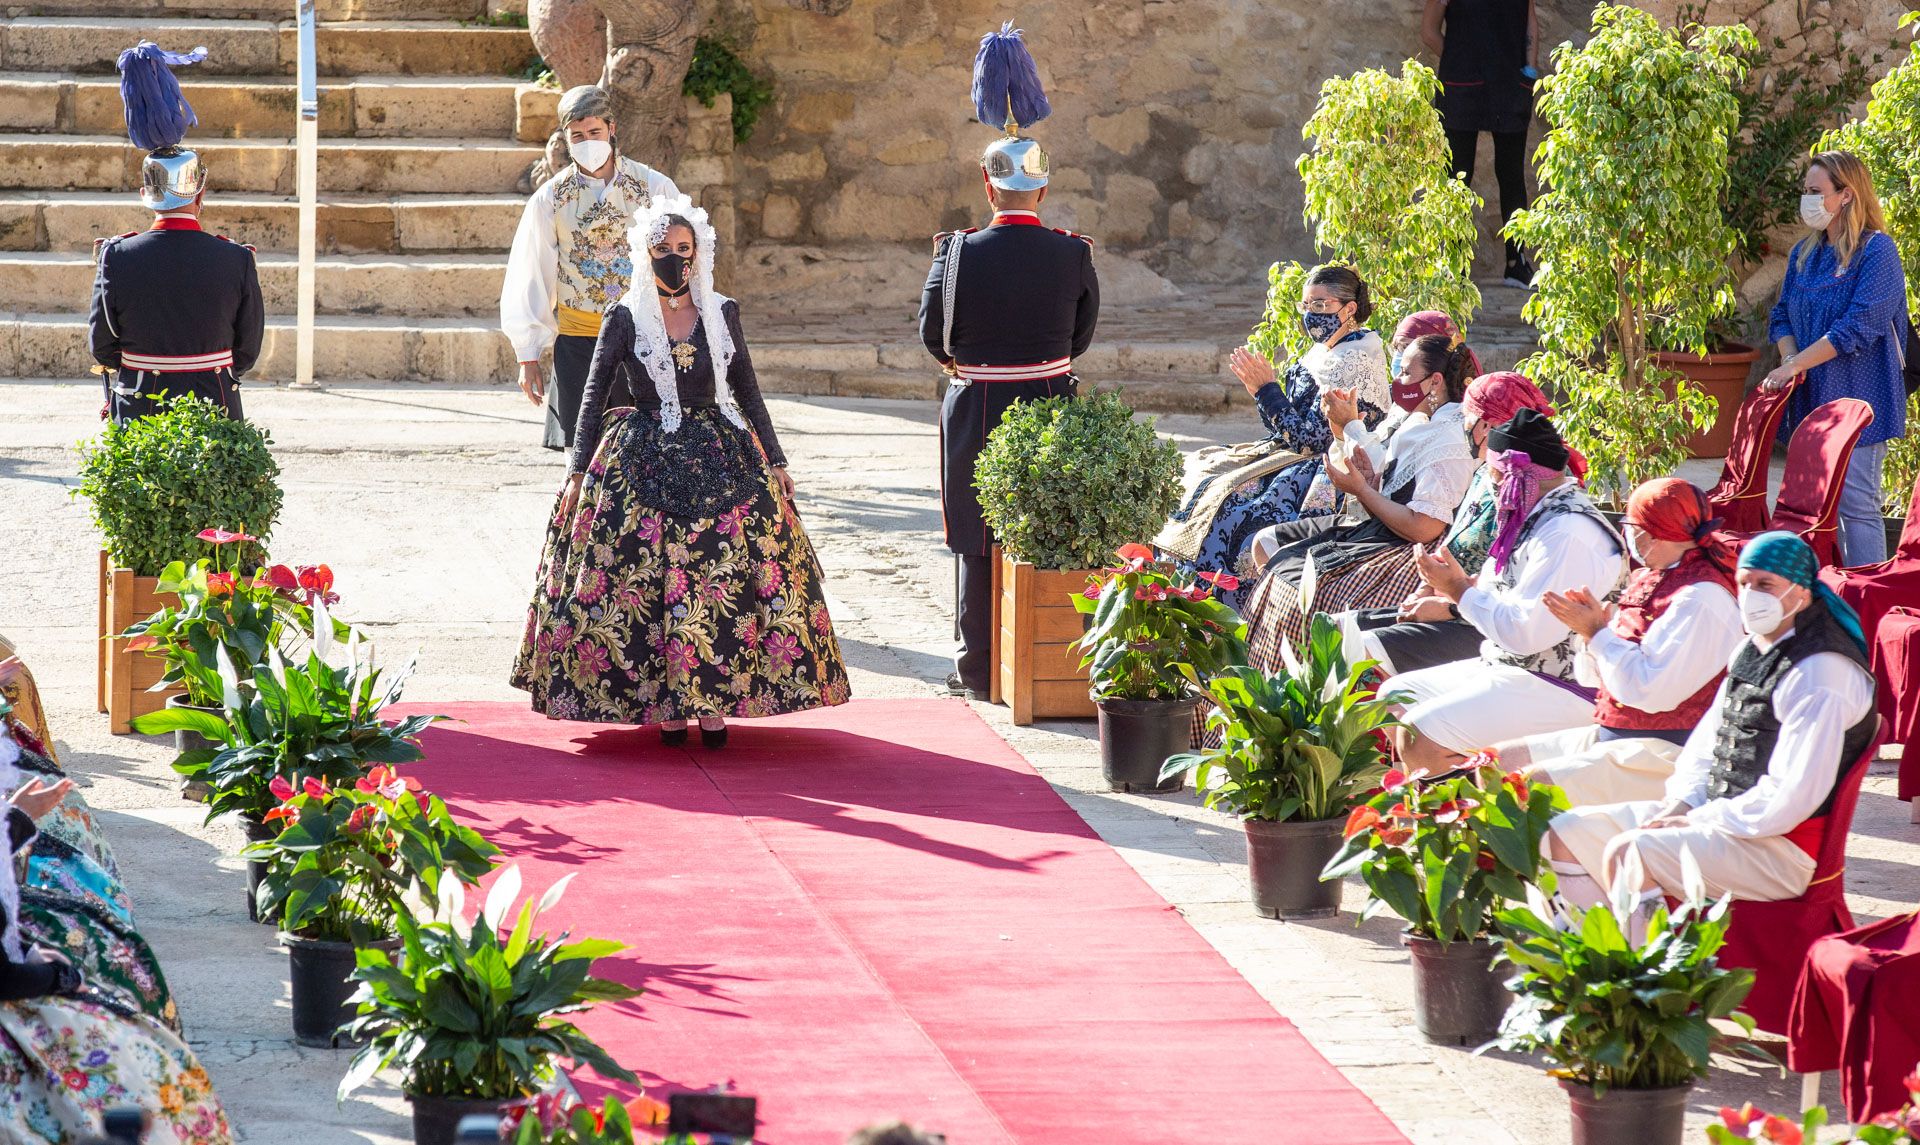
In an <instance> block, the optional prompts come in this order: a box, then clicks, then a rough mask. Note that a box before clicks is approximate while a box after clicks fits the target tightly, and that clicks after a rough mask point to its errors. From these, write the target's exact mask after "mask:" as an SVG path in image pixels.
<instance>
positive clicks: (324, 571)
mask: <svg viewBox="0 0 1920 1145" xmlns="http://www.w3.org/2000/svg"><path fill="white" fill-rule="evenodd" d="M299 575H300V587H301V588H304V589H306V590H307V591H308V592H320V593H324V592H327V591H330V590H331V589H332V588H333V570H332V569H330V568H328V567H327V566H326V565H301V566H300V574H299Z"/></svg>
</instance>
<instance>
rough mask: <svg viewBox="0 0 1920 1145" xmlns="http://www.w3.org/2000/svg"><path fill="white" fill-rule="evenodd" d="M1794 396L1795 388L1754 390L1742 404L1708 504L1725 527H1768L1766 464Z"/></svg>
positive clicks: (1747, 530) (1754, 530) (1751, 529)
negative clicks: (1781, 420)
mask: <svg viewBox="0 0 1920 1145" xmlns="http://www.w3.org/2000/svg"><path fill="white" fill-rule="evenodd" d="M1798 380H1799V379H1797V378H1796V379H1795V381H1796V382H1798ZM1792 396H1793V386H1788V387H1787V388H1785V389H1782V390H1772V391H1768V390H1755V391H1753V392H1752V393H1751V394H1749V395H1747V400H1746V401H1744V402H1742V403H1741V404H1740V412H1739V413H1738V414H1736V415H1735V416H1734V419H1733V443H1732V444H1731V445H1730V446H1728V447H1727V460H1726V463H1725V464H1723V465H1722V466H1721V467H1720V483H1719V484H1718V485H1715V486H1714V487H1713V488H1712V489H1710V490H1708V491H1707V503H1708V504H1709V505H1711V506H1713V512H1714V515H1715V516H1717V517H1719V518H1720V521H1721V525H1722V527H1723V528H1728V529H1732V530H1734V531H1735V532H1741V533H1758V532H1760V531H1762V530H1763V529H1765V528H1766V527H1767V462H1768V460H1769V459H1771V458H1772V456H1773V442H1774V438H1776V437H1778V436H1779V434H1780V419H1781V418H1783V417H1785V416H1786V413H1787V399H1788V398H1791V397H1792Z"/></svg>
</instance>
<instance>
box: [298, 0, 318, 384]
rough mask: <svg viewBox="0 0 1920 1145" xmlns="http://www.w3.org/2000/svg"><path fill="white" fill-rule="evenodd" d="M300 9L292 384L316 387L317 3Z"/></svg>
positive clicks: (305, 1)
mask: <svg viewBox="0 0 1920 1145" xmlns="http://www.w3.org/2000/svg"><path fill="white" fill-rule="evenodd" d="M299 3H300V8H299V13H300V73H299V79H300V120H299V124H298V128H297V132H298V133H297V135H296V136H295V138H294V152H295V163H296V168H297V171H298V178H299V188H300V266H299V271H298V274H297V277H296V280H295V285H296V289H297V291H298V301H297V303H296V309H295V315H294V369H293V384H294V386H295V387H297V388H299V389H310V388H312V387H313V384H314V382H313V294H314V287H313V263H314V231H315V228H316V226H317V217H316V216H317V215H318V212H319V182H320V159H319V148H320V89H319V80H318V76H317V74H316V73H317V72H318V70H319V69H318V66H317V65H316V63H315V56H314V46H313V20H314V15H313V5H314V0H299Z"/></svg>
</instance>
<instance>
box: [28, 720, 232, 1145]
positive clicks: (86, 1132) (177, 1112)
mask: <svg viewBox="0 0 1920 1145" xmlns="http://www.w3.org/2000/svg"><path fill="white" fill-rule="evenodd" d="M20 753H21V749H20V746H19V745H18V743H17V742H16V741H15V740H14V738H13V737H12V736H11V735H6V736H0V790H4V791H7V792H10V795H9V796H8V800H7V802H6V803H5V804H4V805H0V808H3V817H4V819H5V836H6V840H7V852H6V854H5V856H4V858H5V860H6V861H5V862H0V1139H4V1140H6V1141H9V1142H20V1143H22V1145H26V1143H30V1142H44V1143H45V1145H67V1143H68V1142H76V1141H83V1140H88V1139H90V1138H92V1137H97V1136H99V1135H100V1133H101V1131H102V1125H101V1118H102V1115H103V1114H104V1113H105V1111H106V1110H108V1109H112V1108H116V1107H120V1106H137V1107H138V1108H139V1109H140V1110H142V1111H143V1112H144V1113H145V1114H146V1115H147V1116H148V1117H149V1118H150V1119H151V1123H152V1125H153V1129H152V1138H153V1140H155V1141H166V1142H169V1143H170V1145H229V1143H230V1142H231V1141H232V1135H231V1133H230V1132H229V1131H228V1128H227V1119H226V1114H225V1113H224V1112H223V1111H222V1110H221V1108H220V1102H219V1100H218V1099H216V1098H215V1097H214V1095H213V1086H212V1083H211V1082H210V1081H209V1080H208V1078H207V1074H206V1071H205V1070H203V1069H202V1068H201V1067H200V1063H199V1062H198V1061H197V1060H196V1059H195V1058H194V1055H193V1051H192V1050H190V1049H188V1048H187V1045H186V1043H185V1042H183V1041H181V1040H180V1038H179V1036H178V1035H177V1034H176V1033H174V1031H172V1030H170V1029H168V1028H167V1026H166V1025H164V1024H162V1023H161V1022H160V1021H159V1020H157V1019H156V1018H154V1017H153V1016H151V1015H149V1014H145V1013H142V1012H141V1011H140V1010H139V1009H137V1008H135V1007H133V1006H129V1005H127V1004H126V1003H125V1002H124V1001H123V1000H122V999H121V998H119V997H118V996H116V994H115V993H114V992H112V991H105V990H101V989H100V988H98V986H97V985H96V984H95V983H93V982H91V981H89V979H88V977H87V974H86V973H85V972H84V970H83V969H82V968H81V967H80V966H77V965H76V964H75V963H74V962H73V961H70V960H69V959H68V958H67V957H66V956H65V955H64V954H62V953H60V952H57V951H55V950H52V949H50V948H48V947H46V946H43V945H38V944H36V943H35V942H34V941H33V939H34V935H33V934H32V933H31V931H30V929H29V928H28V926H27V925H26V924H25V923H24V922H23V920H22V917H21V905H20V903H21V897H22V888H21V887H20V885H19V883H18V881H17V878H16V874H15V862H14V857H15V856H16V855H17V854H18V853H19V852H20V851H21V850H23V849H25V848H26V847H27V846H29V845H30V844H32V843H33V842H34V841H35V836H36V835H37V831H36V829H35V820H36V819H39V818H41V817H44V816H47V815H49V814H51V813H52V812H53V811H54V809H55V808H56V807H57V806H59V804H60V803H61V802H62V801H63V800H64V799H65V798H66V797H67V795H68V793H69V792H70V790H71V787H72V784H71V781H69V780H61V781H59V782H57V783H52V784H48V783H46V782H45V781H44V780H43V779H42V778H40V777H37V776H36V777H34V778H32V779H29V780H27V781H26V782H24V783H22V782H20V771H19V769H18V768H17V767H16V766H15V761H16V759H17V758H18V757H19V755H20Z"/></svg>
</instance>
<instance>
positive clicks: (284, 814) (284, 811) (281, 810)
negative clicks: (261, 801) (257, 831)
mask: <svg viewBox="0 0 1920 1145" xmlns="http://www.w3.org/2000/svg"><path fill="white" fill-rule="evenodd" d="M299 814H300V813H299V812H297V811H295V810H294V809H293V808H291V807H289V806H287V805H286V804H285V803H282V804H281V805H280V806H278V807H275V808H274V809H273V810H271V811H268V812H267V813H266V814H265V815H262V816H260V821H261V822H262V823H272V822H274V821H275V820H279V819H295V818H298V817H299Z"/></svg>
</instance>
